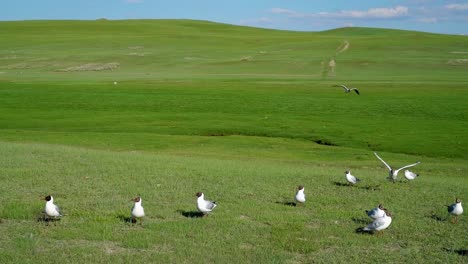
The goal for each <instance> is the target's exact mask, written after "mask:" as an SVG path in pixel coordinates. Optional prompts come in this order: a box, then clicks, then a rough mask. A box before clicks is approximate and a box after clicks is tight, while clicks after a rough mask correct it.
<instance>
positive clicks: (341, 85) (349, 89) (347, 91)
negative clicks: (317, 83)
mask: <svg viewBox="0 0 468 264" xmlns="http://www.w3.org/2000/svg"><path fill="white" fill-rule="evenodd" d="M334 86H335V87H342V88H343V89H344V90H345V93H349V92H351V91H355V92H356V93H357V94H358V95H359V91H358V89H357V88H354V87H353V88H348V87H347V86H346V85H344V84H340V85H334Z"/></svg>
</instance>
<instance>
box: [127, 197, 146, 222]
mask: <svg viewBox="0 0 468 264" xmlns="http://www.w3.org/2000/svg"><path fill="white" fill-rule="evenodd" d="M130 201H133V202H135V203H134V204H133V207H132V211H131V214H132V222H135V223H136V219H140V225H141V224H143V217H144V216H145V209H144V208H143V206H142V205H141V197H140V196H138V197H136V198H134V199H132V200H130Z"/></svg>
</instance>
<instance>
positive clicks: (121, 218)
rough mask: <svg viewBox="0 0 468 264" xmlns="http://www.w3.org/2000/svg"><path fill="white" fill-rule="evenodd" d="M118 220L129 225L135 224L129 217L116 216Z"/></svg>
mask: <svg viewBox="0 0 468 264" xmlns="http://www.w3.org/2000/svg"><path fill="white" fill-rule="evenodd" d="M117 218H118V219H120V221H122V222H124V223H131V224H135V223H136V219H134V218H132V217H130V216H126V215H122V214H120V215H118V216H117Z"/></svg>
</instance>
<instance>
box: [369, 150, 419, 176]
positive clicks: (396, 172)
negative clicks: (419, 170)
mask: <svg viewBox="0 0 468 264" xmlns="http://www.w3.org/2000/svg"><path fill="white" fill-rule="evenodd" d="M374 155H375V156H376V157H377V158H378V159H379V160H380V161H382V163H383V164H384V165H385V166H386V167H387V168H388V170H389V172H388V178H389V179H390V180H392V181H393V182H395V180H396V179H397V176H398V172H399V171H400V170H402V169H406V168H409V167H413V166H416V165H418V164H419V163H421V162H420V161H418V162H416V163H413V164H410V165H406V166H404V167H401V168H399V169H398V170H394V169H392V167H390V165H388V164H387V163H386V162H385V161H384V160H383V159H382V158H381V157H379V155H377V153H376V152H374Z"/></svg>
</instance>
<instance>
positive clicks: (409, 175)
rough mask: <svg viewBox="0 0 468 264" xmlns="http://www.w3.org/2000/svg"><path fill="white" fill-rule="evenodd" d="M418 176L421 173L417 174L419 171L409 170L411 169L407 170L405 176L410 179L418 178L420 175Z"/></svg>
mask: <svg viewBox="0 0 468 264" xmlns="http://www.w3.org/2000/svg"><path fill="white" fill-rule="evenodd" d="M418 176H419V174H417V173H414V172H412V171H409V170H405V178H406V179H407V180H409V181H411V180H414V179H416V177H418Z"/></svg>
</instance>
